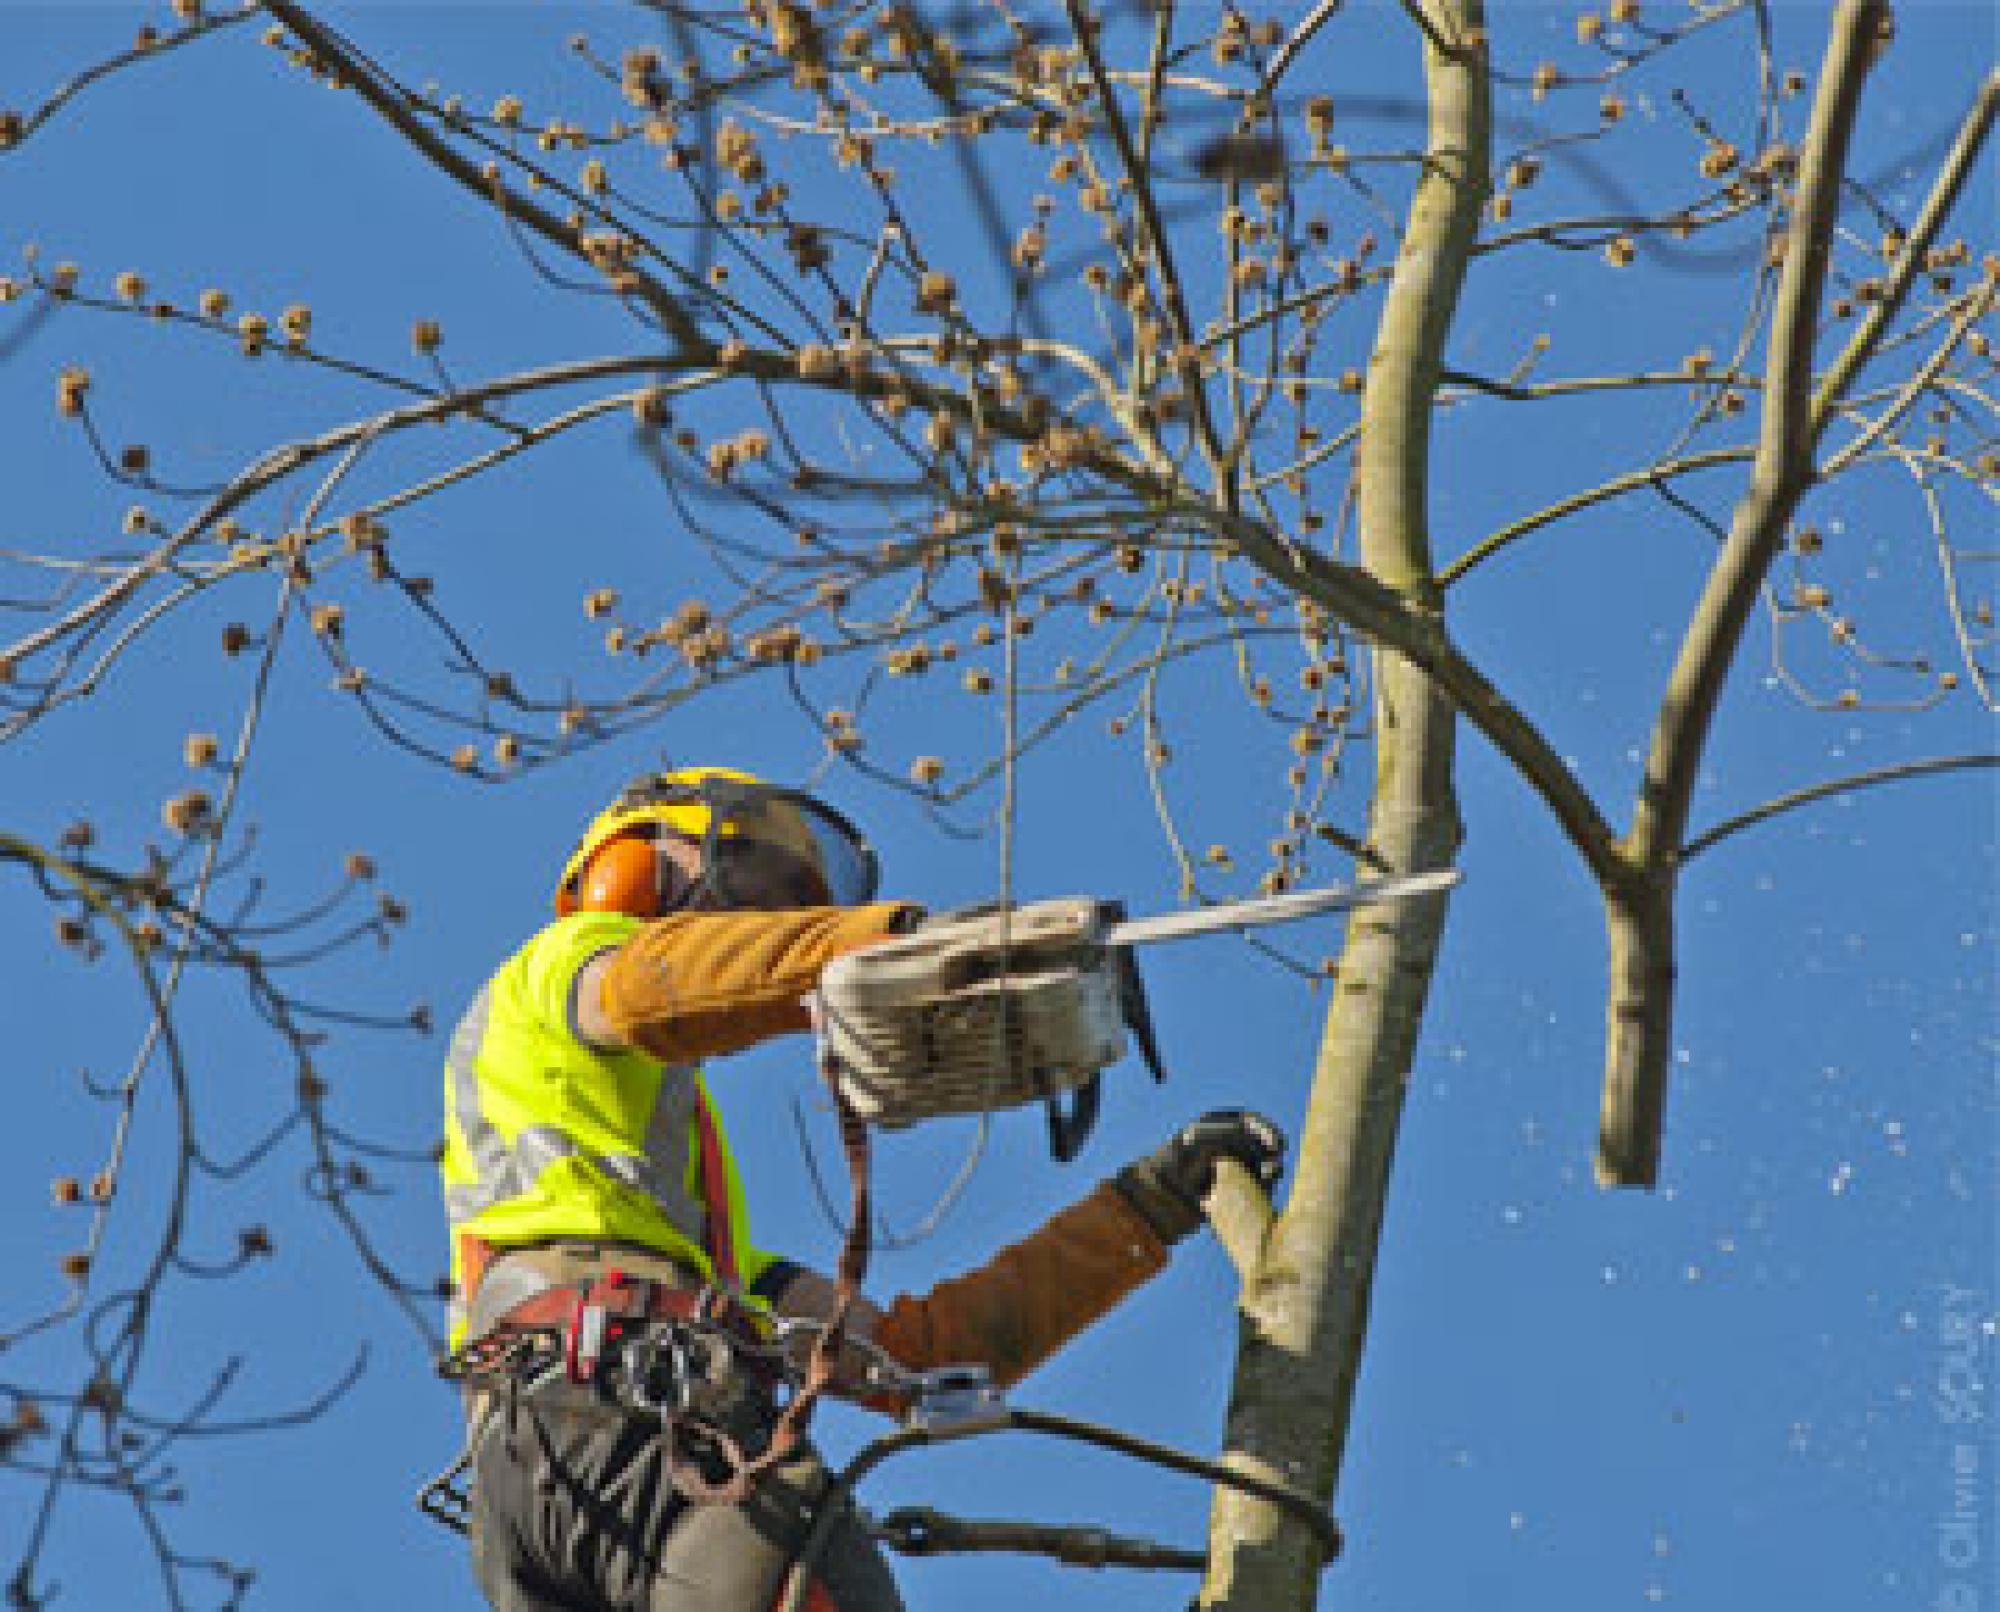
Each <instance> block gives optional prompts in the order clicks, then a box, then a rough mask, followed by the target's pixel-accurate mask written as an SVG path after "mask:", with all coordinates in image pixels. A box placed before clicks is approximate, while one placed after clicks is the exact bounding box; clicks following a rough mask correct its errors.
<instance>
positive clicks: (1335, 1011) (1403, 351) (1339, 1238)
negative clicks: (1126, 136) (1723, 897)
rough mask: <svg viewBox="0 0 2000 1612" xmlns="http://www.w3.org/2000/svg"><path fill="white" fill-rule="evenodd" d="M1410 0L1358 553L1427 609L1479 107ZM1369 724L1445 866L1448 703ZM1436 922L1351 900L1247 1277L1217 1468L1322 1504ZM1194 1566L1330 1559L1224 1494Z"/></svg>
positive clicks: (1429, 692)
mask: <svg viewBox="0 0 2000 1612" xmlns="http://www.w3.org/2000/svg"><path fill="white" fill-rule="evenodd" d="M1412 10H1413V13H1414V18H1415V21H1416V22H1417V23H1418V24H1419V25H1420V32H1421V37H1422V40H1423V50H1424V73H1425V79H1426V83H1427V87H1428V96H1429V102H1430V120H1429V131H1428V136H1427V146H1426V155H1425V164H1424V172H1423V175H1422V177H1421V178H1420V180H1419V181H1418V184H1417V186H1416V189H1415V192H1414V194H1413V196H1412V199H1411V204H1410V210H1409V217H1408V219H1407V221H1406V225H1405V229H1404V234H1403V241H1402V248H1401V252H1400V255H1399V257H1398V260H1397V263H1396V269H1395V278H1394V281H1393V284H1392V286H1391V289H1390V292H1389V295H1388V298H1387V301H1386V303H1385V305H1384V308H1383V313H1382V319H1381V324H1380V327H1379V329H1378V331H1377V335H1376V343H1375V350H1374V353H1373V355H1372V357H1371V359H1370V364H1369V373H1368V382H1367V390H1366V393H1365V395H1364V400H1363V407H1362V423H1361V440H1360V448H1359V455H1358V461H1357V475H1358V480H1359V498H1360V517H1361V519H1360V529H1361V559H1362V563H1363V565H1364V566H1365V568H1366V569H1367V570H1368V571H1369V572H1370V573H1371V574H1372V575H1373V576H1374V577H1376V578H1377V579H1378V580H1379V581H1381V582H1382V583H1384V584H1385V585H1387V586H1388V587H1389V588H1391V589H1393V590H1395V591H1396V592H1397V593H1398V594H1400V595H1401V596H1402V597H1403V598H1404V599H1405V600H1407V601H1408V602H1409V603H1410V605H1411V606H1412V607H1413V608H1415V609H1417V610H1420V611H1423V612H1426V613H1433V619H1436V613H1438V612H1440V610H1441V606H1440V602H1439V596H1438V590H1437V588H1436V584H1435V579H1434V576H1433V570H1432V562H1431V545H1430V534H1429V521H1428V515H1427V502H1426V493H1427V488H1428V483H1429V474H1430V451H1429V435H1430V421H1431V412H1432V406H1433V401H1434V397H1435V393H1436V390H1437V385H1438V377H1439V372H1440V367H1441V358H1442V353H1443V349H1444V343H1445V338H1446V335H1447V333H1448V332H1449V330H1450V326H1451V320H1452V315H1453V312H1454V310H1455V308H1456V305H1457V301H1458V294H1459V290H1460V287H1461V284H1462V283H1463V279H1464V274H1465V267H1466V263H1467V260H1468V257H1469V254H1470V251H1471V247H1472V244H1473V241H1474V238H1475V235H1476V233H1477V229H1478V223H1479V216H1480V208H1481V206H1482V204H1483V202H1484V200H1485V191H1486V174H1487V172H1488V170H1489V167H1490V163H1489V151H1488V146H1489V133H1488V129H1489V123H1490V104H1489V87H1488V82H1487V56H1486V45H1485V20H1484V15H1483V11H1482V8H1481V6H1480V4H1479V0H1427V3H1424V4H1422V5H1421V6H1413V7H1412ZM1439 630H1440V632H1441V630H1442V628H1441V623H1440V626H1439ZM1375 721H1376V733H1377V744H1376V752H1375V754H1376V778H1375V789H1374V796H1373V800H1372V803H1371V807H1370V815H1369V824H1368V844H1369V847H1370V849H1371V850H1372V851H1373V853H1374V854H1375V856H1376V857H1379V858H1380V862H1381V865H1383V866H1385V867H1388V868H1393V869H1396V870H1399V871H1400V870H1418V869H1427V868H1437V867H1444V866H1448V865H1449V864H1450V863H1451V861H1452V859H1453V857H1454V855H1455V853H1456V851H1457V848H1458V843H1459V837H1460V827H1459V816H1458V806H1457V799H1456V795H1455V792H1454V787H1453V782H1452V753H1453V746H1454V736H1455V727H1456V723H1455V719H1454V714H1453V710H1452V707H1451V705H1450V703H1449V702H1448V701H1447V699H1446V698H1445V697H1444V696H1443V694H1441V693H1440V691H1439V689H1438V687H1437V685H1436V684H1435V683H1433V682H1432V681H1431V680H1430V679H1429V678H1427V677H1426V676H1425V675H1424V674H1423V673H1422V672H1421V671H1420V670H1419V669H1418V668H1417V667H1416V666H1415V665H1413V664H1412V663H1411V662H1410V661H1409V660H1407V659H1405V658H1404V657H1402V656H1401V655H1396V654H1391V653H1387V652H1379V653H1378V656H1377V668H1376V690H1375ZM1443 924H1444V902H1443V899H1442V898H1441V897H1432V898H1429V899H1426V900H1423V901H1418V902H1411V903H1407V904H1404V905H1401V906H1396V907H1392V908H1381V909H1376V910H1373V911H1366V912H1362V913H1360V914H1358V915H1357V916H1356V918H1355V920H1354V921H1353V923H1352V924H1351V926H1350V929H1349V933H1348V938H1347V944H1346V947H1345V949H1344V951H1343V952H1342V955H1341V961H1340V967H1339V972H1338V974H1337V976H1336V978H1335V981H1334V988H1333V1000H1332V1004H1331V1006H1330V1008H1329V1011H1328V1015H1327V1021H1326V1028H1325V1032H1324V1035H1323V1038H1322V1041H1321V1044H1320V1049H1319V1054H1318V1057H1317V1060H1316V1063H1315V1068H1314V1071H1313V1086H1312V1096H1311V1099H1310V1102H1309V1104H1308V1107H1307V1112H1306V1118H1305V1126H1304V1130H1303V1133H1302V1135H1301V1136H1300V1138H1299V1146H1298V1158H1297V1164H1296V1176H1295V1180H1294V1184H1293V1187H1292V1191H1291V1196H1290V1198H1289V1200H1288V1201H1287V1203H1286V1205H1285V1209H1284V1212H1283V1213H1282V1214H1281V1215H1280V1216H1279V1217H1278V1218H1277V1220H1276V1222H1275V1223H1274V1224H1273V1225H1272V1226H1271V1228H1270V1231H1269V1234H1268V1236H1267V1237H1265V1238H1263V1239H1262V1246H1261V1258H1260V1259H1259V1260H1258V1262H1257V1265H1256V1268H1255V1270H1254V1272H1253V1273H1252V1275H1251V1276H1250V1278H1249V1279H1248V1280H1247V1281H1246V1283H1245V1287H1244V1296H1243V1315H1242V1319H1241V1324H1240V1342H1239V1353H1238V1358H1237V1371H1236V1381H1235V1386H1234V1391H1233V1394H1232V1397H1231V1404H1230V1412H1229V1427H1228V1459H1229V1460H1230V1462H1231V1463H1232V1464H1233V1465H1235V1466H1237V1467H1238V1468H1239V1469H1241V1470H1244V1471H1248V1472H1254V1473H1258V1474H1260V1475H1263V1476H1265V1477H1270V1478H1278V1479H1282V1480H1283V1481H1285V1482H1288V1483H1291V1484H1293V1485H1295V1486H1297V1487H1300V1488H1303V1489H1305V1490H1307V1491H1308V1492H1310V1493H1312V1494H1314V1495H1316V1496H1319V1497H1321V1498H1322V1499H1325V1500H1327V1501H1329V1502H1330V1501H1331V1499H1332V1497H1333V1492H1334V1488H1335V1484H1336V1481H1337V1479H1338V1476H1339V1471H1340V1461H1341V1455H1342V1451H1343V1449H1344V1447H1345V1444H1346V1438H1347V1427H1348V1420H1349V1415H1350V1411H1351V1408H1352V1405H1353V1399H1354V1389H1355V1381H1356V1377H1357V1374H1358V1372H1359V1368H1360V1361H1361V1347H1362V1341H1363V1338H1364V1337H1365V1335H1366V1331H1367V1323H1368V1303H1369V1294H1370V1289H1371V1287H1372V1284H1373V1278H1374V1268H1375V1253H1376V1245H1377V1241H1378V1238H1379V1235H1380V1230H1381V1225H1382V1213H1383V1205H1384V1202H1385V1200H1386V1197H1387V1194H1388V1186H1389V1166H1390V1161H1391V1158H1392V1156H1393V1154H1394V1151H1395V1141H1396V1131H1397V1126H1398V1123H1399V1120H1400V1117H1401V1113H1402V1107H1403V1096H1404V1092H1405V1090H1406V1089H1407V1086H1408V1082H1409V1073H1410V1067H1411V1063H1412V1061H1413V1059H1414V1056H1415V1048H1416V1041H1417V1032H1418V1029H1419V1027H1420V1025H1421V1023H1422V1020H1423V1013H1424V1005H1425V1001H1426V999H1427V997H1428V995H1429V990H1430V980H1431V971H1432V967H1433V964H1434V962H1435V960H1436V956H1437V949H1438V942H1439V938H1440V936H1441V934H1442V931H1443ZM1239 1257H1240V1255H1239ZM1209 1562H1210V1567H1209V1576H1208V1580H1207V1582H1206V1583H1205V1585H1204V1586H1203V1590H1202V1597H1201V1604H1203V1605H1204V1606H1226V1607H1235V1608H1246V1609H1249V1608H1254V1609H1256V1612H1282V1609H1285V1608H1297V1607H1310V1606H1312V1605H1314V1604H1315V1603H1316V1601H1317V1599H1318V1591H1319V1578H1320V1573H1321V1570H1322V1568H1323V1566H1324V1563H1323V1562H1322V1561H1321V1559H1320V1552H1319V1547H1318V1545H1317V1543H1316V1542H1315V1541H1314V1540H1313V1539H1312V1538H1311V1536H1310V1535H1309V1534H1308V1532H1307V1531H1306V1530H1305V1529H1304V1528H1303V1527H1302V1526H1301V1525H1300V1524H1299V1523H1297V1522H1296V1521H1294V1520H1291V1519H1288V1518H1287V1517H1286V1516H1285V1515H1284V1514H1283V1513H1282V1512H1280V1511H1279V1510H1278V1509H1277V1508H1275V1507H1273V1506H1270V1505H1268V1504H1265V1503H1263V1502H1259V1501H1256V1500H1253V1499H1251V1498H1249V1497H1247V1496H1244V1495H1241V1494H1238V1493H1235V1492H1225V1493H1224V1494H1222V1495H1221V1497H1220V1498H1219V1499H1218V1501H1217V1503H1216V1506H1215V1510H1214V1514H1213V1517H1212V1520H1211V1524H1210V1538H1209Z"/></svg>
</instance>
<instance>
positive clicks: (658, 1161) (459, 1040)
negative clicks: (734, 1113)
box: [444, 987, 733, 1252]
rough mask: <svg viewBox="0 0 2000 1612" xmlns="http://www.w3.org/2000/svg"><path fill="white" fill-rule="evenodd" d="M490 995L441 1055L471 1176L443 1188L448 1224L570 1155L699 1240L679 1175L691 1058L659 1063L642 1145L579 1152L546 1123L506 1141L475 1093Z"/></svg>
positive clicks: (703, 1218)
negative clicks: (614, 1150) (641, 1198)
mask: <svg viewBox="0 0 2000 1612" xmlns="http://www.w3.org/2000/svg"><path fill="white" fill-rule="evenodd" d="M490 997H491V989H490V987H489V988H488V989H486V990H482V991H481V992H480V993H479V995H478V997H477V998H476V999H475V1000H474V1002H473V1004H472V1006H471V1007H470V1008H469V1009H468V1010H467V1012H466V1015H465V1017H464V1018H463V1019H461V1020H460V1021H459V1025H458V1029H457V1030H456V1031H455V1032H454V1033H453V1035H452V1038H451V1047H450V1050H449V1051H448V1052H447V1053H446V1055H445V1076H446V1079H447V1081H448V1082H449V1083H450V1087H451V1100H452V1112H453V1115H454V1117H455V1118H456V1120H457V1122H458V1131H459V1135H460V1136H462V1137H463V1138H464V1139H465V1146H466V1151H467V1152H468V1153H469V1154H470V1155H471V1157H472V1163H473V1169H474V1171H475V1174H476V1176H477V1179H476V1180H473V1181H469V1182H464V1183H461V1184H458V1185H452V1186H447V1187H446V1188H445V1191H444V1198H445V1212H446V1213H447V1214H448V1215H449V1216H450V1217H451V1222H452V1224H453V1225H454V1226H462V1225H464V1224H465V1223H466V1222H467V1221H469V1220H471V1219H473V1218H474V1217H475V1216H478V1215H481V1214H484V1213H485V1212H486V1211H487V1210H488V1209H491V1208H493V1207H494V1206H495V1205H496V1204H500V1203H505V1202H506V1201H507V1200H508V1199H509V1198H518V1197H520V1196H521V1195H522V1194H523V1193H525V1192H528V1191H530V1190H531V1189H532V1188H533V1187H534V1185H535V1183H536V1181H537V1180H538V1179H539V1178H540V1176H541V1174H542V1172H543V1171H544V1170H546V1169H548V1168H549V1166H550V1165H552V1164H556V1163H559V1162H560V1161H562V1160H564V1159H577V1160H580V1161H581V1162H583V1163H585V1164H588V1165H590V1166H591V1167H592V1168H593V1169H596V1170H599V1171H601V1172H602V1173H603V1174H605V1175H606V1176H609V1177H610V1178H611V1179H612V1180H613V1181H616V1182H618V1183H619V1184H620V1185H621V1186H626V1187H631V1188H633V1189H634V1190H636V1191H639V1192H643V1193H645V1194H646V1196H647V1197H649V1198H651V1199H652V1200H653V1201H654V1202H655V1203H656V1204H658V1205H659V1206H660V1211H661V1213H662V1214H663V1215H665V1216H666V1218H667V1220H668V1221H669V1222H671V1223H672V1225H673V1226H674V1228H675V1229H676V1230H677V1231H679V1232H680V1233H681V1235H682V1236H684V1237H685V1238H687V1240H688V1241H689V1242H691V1243H693V1244H694V1245H695V1246H696V1247H697V1248H700V1247H705V1246H706V1236H705V1233H706V1232H707V1229H708V1216H707V1214H706V1213H705V1212H704V1209H703V1206H702V1205H701V1204H700V1203H698V1202H696V1200H695V1198H694V1197H693V1195H692V1194H690V1193H689V1192H688V1190H687V1187H686V1184H685V1182H684V1180H683V1172H684V1170H685V1167H686V1164H687V1160H688V1148H689V1140H690V1136H689V1128H690V1126H691V1125H692V1124H693V1122H694V1120H695V1115H696V1111H697V1107H698V1105H699V1104H700V1101H701V1086H700V1083H699V1079H698V1077H699V1073H700V1071H699V1070H698V1069H697V1068H696V1067H695V1066H693V1065H677V1066H670V1067H668V1068H665V1069H663V1070H661V1072H660V1088H659V1093H658V1095H657V1096H656V1097H655V1099H654V1102H653V1111H652V1114H651V1115H650V1117H649V1118H648V1120H647V1123H646V1138H645V1148H646V1151H645V1152H644V1153H585V1152H584V1151H583V1149H581V1148H580V1147H578V1146H577V1144H576V1142H575V1140H574V1138H572V1137H571V1136H569V1135H568V1134H567V1133H566V1132H565V1131H563V1130H561V1129H560V1128H559V1127H557V1126H554V1125H529V1126H524V1127H523V1128H522V1129H521V1131H520V1132H519V1133H518V1134H517V1135H516V1136H515V1137H514V1139H513V1141H512V1142H511V1143H510V1142H509V1141H508V1140H507V1138H506V1137H504V1136H502V1135H501V1134H500V1131H499V1128H498V1127H497V1126H495V1125H494V1124H493V1123H492V1122H491V1121H490V1120H488V1119H487V1117H486V1111H485V1107H484V1104H483V1103H482V1101H481V1098H480V1086H479V1051H480V1047H481V1045H482V1043H483V1042H484V1041H485V1039H486V1025H487V1018H488V1013H489V1009H490ZM725 1191H726V1189H725ZM725 1201H726V1199H725ZM725 1213H726V1210H725ZM732 1252H733V1250H732Z"/></svg>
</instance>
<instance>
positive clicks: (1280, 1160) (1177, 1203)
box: [1113, 1108, 1285, 1243]
mask: <svg viewBox="0 0 2000 1612" xmlns="http://www.w3.org/2000/svg"><path fill="white" fill-rule="evenodd" d="M1218 1159H1234V1160H1235V1161H1236V1162H1237V1163H1238V1164H1240V1165H1242V1166H1243V1168H1244V1169H1246V1170H1248V1171H1249V1172H1250V1174H1251V1175H1252V1176H1254V1177H1255V1178H1256V1179H1257V1182H1258V1184H1259V1185H1261V1186H1262V1187H1263V1188H1264V1189H1265V1191H1267V1192H1268V1191H1269V1190H1270V1189H1271V1188H1272V1187H1273V1186H1275V1185H1276V1184H1277V1181H1278V1177H1279V1176H1280V1175H1282V1174H1283V1173H1284V1169H1285V1133H1284V1132H1283V1131H1281V1130H1279V1129H1278V1127H1277V1126H1276V1125H1275V1124H1274V1123H1272V1122H1271V1121H1270V1120H1268V1119H1266V1118H1265V1117H1264V1116H1263V1115H1262V1114H1255V1113H1252V1112H1251V1111H1250V1110H1248V1109H1246V1108H1218V1109H1216V1110H1214V1111H1213V1112H1212V1113H1207V1114H1204V1115H1202V1116H1201V1118H1200V1119H1198V1120H1195V1121H1194V1122H1193V1123H1192V1124H1189V1125H1183V1126H1182V1127H1181V1128H1180V1129H1179V1130H1178V1131H1176V1132H1174V1134H1173V1135H1172V1136H1170V1137H1168V1138H1167V1140H1166V1141H1165V1142H1163V1143H1162V1144H1161V1145H1160V1146H1159V1147H1157V1148H1155V1149H1154V1150H1153V1151H1152V1152H1151V1153H1148V1154H1147V1155H1146V1156H1145V1157H1144V1158H1142V1159H1137V1160H1135V1161H1133V1162H1132V1163H1131V1164H1128V1165H1127V1166H1126V1167H1125V1168H1124V1169H1122V1170H1120V1171H1119V1172H1118V1174H1117V1175H1116V1176H1115V1177H1114V1178H1113V1181H1114V1184H1115V1185H1116V1186H1117V1188H1118V1190H1119V1191H1120V1192H1122V1193H1124V1194H1125V1197H1126V1198H1127V1199H1128V1200H1129V1201H1130V1203H1131V1205H1132V1207H1133V1208H1135V1209H1137V1210H1138V1211H1139V1213H1140V1214H1141V1215H1142V1216H1144V1217H1145V1219H1146V1221H1147V1223H1148V1224H1149V1225H1151V1226H1152V1228H1153V1230H1154V1231H1156V1232H1158V1233H1159V1236H1160V1241H1162V1242H1166V1243H1172V1242H1178V1241H1180V1239H1181V1238H1183V1237H1186V1236H1188V1235H1189V1234H1190V1233H1192V1232H1194V1231H1196V1230H1198V1229H1199V1228H1200V1226H1201V1221H1202V1212H1201V1201H1202V1199H1203V1198H1205V1197H1207V1196H1208V1190H1209V1188H1210V1187H1212V1186H1214V1185H1215V1165H1216V1161H1217V1160H1218Z"/></svg>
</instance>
